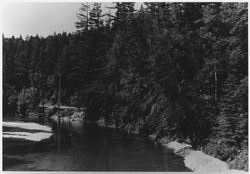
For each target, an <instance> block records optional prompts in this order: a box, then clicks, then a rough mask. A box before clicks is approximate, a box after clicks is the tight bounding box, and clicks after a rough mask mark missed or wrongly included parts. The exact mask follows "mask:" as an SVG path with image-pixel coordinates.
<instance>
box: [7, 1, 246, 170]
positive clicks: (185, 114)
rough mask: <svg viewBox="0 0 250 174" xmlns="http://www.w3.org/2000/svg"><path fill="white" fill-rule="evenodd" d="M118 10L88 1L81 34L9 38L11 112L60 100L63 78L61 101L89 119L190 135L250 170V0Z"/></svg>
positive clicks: (124, 6) (182, 137) (181, 137)
mask: <svg viewBox="0 0 250 174" xmlns="http://www.w3.org/2000/svg"><path fill="white" fill-rule="evenodd" d="M114 9H115V10H116V13H115V14H114V15H111V14H110V13H109V14H103V13H102V9H101V6H100V4H99V3H91V4H90V3H84V4H82V6H81V8H80V11H79V13H78V14H77V15H78V18H79V20H78V21H77V22H76V27H77V31H76V32H75V33H71V34H67V33H62V34H54V35H51V36H48V37H46V38H43V37H39V36H34V37H33V36H29V37H27V38H25V39H23V38H22V37H21V36H20V37H19V38H14V37H12V38H5V37H3V109H4V115H7V113H10V112H11V111H14V112H15V113H17V114H18V115H26V114H27V112H30V111H34V110H36V108H37V105H38V104H39V103H51V104H56V103H57V97H58V83H59V78H60V77H61V103H62V104H65V105H71V106H78V107H86V108H87V118H88V119H89V120H97V119H98V118H100V117H104V118H105V119H106V121H107V122H109V123H115V124H116V125H117V126H120V127H122V126H125V125H127V124H130V125H133V126H134V127H138V126H139V129H140V132H142V133H143V134H146V135H148V134H153V133H156V134H161V136H168V137H170V138H174V139H179V140H180V141H181V140H183V141H184V140H186V139H190V140H191V143H192V144H193V145H195V146H204V147H205V148H204V150H205V151H206V152H207V153H209V154H213V155H214V156H217V157H219V158H220V159H223V160H228V161H232V165H233V167H236V168H241V169H242V168H244V169H247V163H248V161H247V158H248V154H247V153H248V152H247V151H248V150H247V143H248V4H247V3H144V5H143V6H141V8H140V10H135V9H134V3H129V2H126V3H125V2H124V3H116V6H115V7H114ZM13 114H14V113H13ZM244 160H245V161H244Z"/></svg>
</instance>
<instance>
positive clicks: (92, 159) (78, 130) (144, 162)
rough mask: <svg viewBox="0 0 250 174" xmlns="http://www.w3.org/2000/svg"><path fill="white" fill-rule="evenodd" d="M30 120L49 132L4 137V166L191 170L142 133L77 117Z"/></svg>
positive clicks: (23, 169) (32, 169) (181, 160)
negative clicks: (34, 136) (40, 137)
mask: <svg viewBox="0 0 250 174" xmlns="http://www.w3.org/2000/svg"><path fill="white" fill-rule="evenodd" d="M25 121H27V120H25ZM29 121H30V120H29ZM32 122H39V123H40V124H45V125H47V126H49V127H51V128H52V130H53V132H52V136H51V137H50V138H48V139H44V140H42V141H39V142H37V141H30V140H22V139H15V138H3V169H4V170H11V171H14V170H19V171H43V170H47V171H53V170H57V171H190V170H189V169H188V168H186V167H185V166H184V162H183V158H181V157H179V156H177V155H175V154H174V153H173V152H172V151H171V150H169V149H167V148H165V147H162V146H161V145H158V144H155V143H154V142H153V141H152V140H149V139H148V138H145V137H139V136H131V135H128V134H126V133H123V132H121V131H114V130H110V129H104V128H100V127H97V126H96V125H94V124H83V123H82V122H76V121H73V122H69V121H68V122H61V123H60V124H58V123H57V122H56V121H52V120H40V121H38V120H32ZM9 129H12V130H11V131H19V130H18V129H16V128H13V127H12V128H8V130H9ZM5 130H6V128H3V131H5ZM9 131H10V130H9Z"/></svg>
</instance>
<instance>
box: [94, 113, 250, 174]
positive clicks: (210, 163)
mask: <svg viewBox="0 0 250 174" xmlns="http://www.w3.org/2000/svg"><path fill="white" fill-rule="evenodd" d="M97 124H98V125H99V126H100V127H106V128H109V129H114V128H116V126H114V125H113V124H106V123H105V120H104V119H103V118H101V119H99V120H98V121H97ZM119 129H123V130H125V131H127V132H130V133H131V134H135V135H138V134H139V131H135V130H132V131H129V125H128V126H125V127H124V128H119ZM148 137H149V138H150V139H152V140H154V141H155V140H156V135H149V136H148ZM158 142H159V143H160V144H161V145H162V146H165V147H167V148H169V149H172V150H173V151H174V153H175V154H177V155H179V156H181V157H183V158H184V163H185V166H186V167H188V168H189V169H191V170H192V171H194V172H220V173H221V172H222V173H229V174H238V173H242V174H247V173H248V172H247V171H243V170H237V169H230V165H229V164H228V163H227V162H225V161H222V160H220V159H217V158H215V157H213V156H210V155H207V154H205V153H204V152H202V151H197V150H194V149H193V148H192V146H191V145H189V144H185V143H179V142H177V141H171V140H169V138H167V137H163V138H161V139H159V140H158Z"/></svg>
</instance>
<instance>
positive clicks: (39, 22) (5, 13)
mask: <svg viewBox="0 0 250 174" xmlns="http://www.w3.org/2000/svg"><path fill="white" fill-rule="evenodd" d="M140 4H141V3H138V2H137V3H136V8H139V7H140ZM80 6H81V3H80V2H45V3H44V2H35V3H34V2H33V3H32V2H4V3H3V4H2V31H3V33H4V36H5V37H11V36H15V37H19V36H20V35H22V36H23V37H26V36H27V35H33V36H34V35H36V34H38V35H39V36H44V37H46V36H48V35H51V34H53V33H54V32H56V33H61V32H63V31H65V32H75V31H76V28H75V22H76V21H77V16H76V13H77V12H78V11H79V8H80ZM105 6H112V3H111V2H106V3H102V7H103V13H105V12H108V10H107V9H106V8H104V7H105Z"/></svg>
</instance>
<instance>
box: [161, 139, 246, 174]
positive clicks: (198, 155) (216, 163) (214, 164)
mask: <svg viewBox="0 0 250 174" xmlns="http://www.w3.org/2000/svg"><path fill="white" fill-rule="evenodd" d="M161 144H162V145H163V146H165V147H167V148H169V149H172V150H173V151H174V152H175V154H177V155H180V156H182V157H183V158H184V163H185V166H186V167H188V168H190V169H191V170H193V171H194V172H220V173H221V172H222V173H227V174H239V173H242V174H247V173H248V172H247V171H243V170H236V169H230V167H229V165H228V164H227V163H226V162H224V161H221V160H219V159H217V158H214V157H212V156H210V155H207V154H205V153H204V152H202V151H196V150H193V149H192V146H191V145H189V144H185V143H178V142H177V141H171V142H170V143H161Z"/></svg>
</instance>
